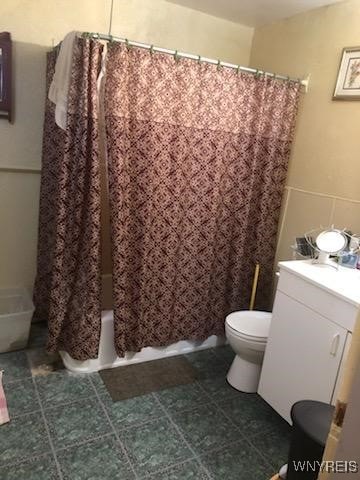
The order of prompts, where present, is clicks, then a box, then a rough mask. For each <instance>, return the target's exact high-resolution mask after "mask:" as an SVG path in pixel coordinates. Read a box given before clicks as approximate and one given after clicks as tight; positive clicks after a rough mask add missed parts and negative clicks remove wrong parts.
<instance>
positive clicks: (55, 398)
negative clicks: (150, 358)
mask: <svg viewBox="0 0 360 480" xmlns="http://www.w3.org/2000/svg"><path fill="white" fill-rule="evenodd" d="M36 329H37V330H38V331H36V332H33V335H32V338H31V340H30V347H31V348H30V349H29V350H26V351H20V352H14V353H5V354H0V368H2V369H4V370H5V375H4V383H5V390H6V395H7V399H8V406H9V410H10V415H11V422H10V423H8V424H6V425H2V426H0V478H1V480H110V479H111V480H130V479H134V480H135V479H153V480H154V479H156V480H180V479H181V480H209V479H212V480H222V479H224V480H268V479H269V478H270V477H271V476H272V474H273V473H275V472H276V471H277V470H278V468H279V467H280V466H281V465H282V464H283V463H286V456H287V448H288V443H289V433H290V427H289V426H288V425H287V423H286V422H285V421H283V420H282V419H281V418H280V417H279V416H278V415H277V414H276V413H275V412H274V411H273V410H272V409H271V408H270V407H269V406H268V405H267V404H266V403H265V402H264V401H263V400H262V399H261V398H260V397H259V396H258V395H252V394H243V393H240V392H237V391H236V390H234V389H232V388H231V387H230V386H229V385H228V384H227V383H226V381H225V375H226V372H227V369H228V367H229V365H230V363H231V360H232V356H233V354H232V352H231V350H230V349H229V347H219V348H216V349H209V350H203V351H201V352H195V353H193V354H189V355H187V358H188V360H189V361H190V362H192V363H193V365H194V366H195V367H196V368H197V369H198V370H199V372H200V377H201V378H200V379H199V380H198V381H197V382H195V383H193V384H188V385H182V386H178V387H174V388H170V389H168V390H163V391H160V392H157V393H153V394H149V395H144V396H142V397H136V398H132V399H130V400H123V401H120V402H116V403H113V402H112V400H111V398H110V395H109V394H108V393H107V391H106V389H105V387H104V384H103V383H102V380H101V378H100V376H99V375H98V374H97V373H95V374H91V375H86V376H83V375H74V374H70V373H68V372H67V371H66V370H61V369H59V368H60V366H61V362H59V361H58V359H57V358H53V357H52V356H51V357H49V356H46V355H45V353H44V351H43V349H42V346H41V345H42V343H43V336H42V332H41V329H40V327H36ZM36 329H35V330H36ZM34 359H35V360H34ZM39 359H40V360H41V361H42V364H41V365H39V364H36V360H37V361H38V363H39ZM46 361H47V362H48V363H49V368H45V369H44V368H43V367H44V362H46ZM34 362H35V364H34ZM39 366H40V367H42V368H39ZM54 366H55V368H54Z"/></svg>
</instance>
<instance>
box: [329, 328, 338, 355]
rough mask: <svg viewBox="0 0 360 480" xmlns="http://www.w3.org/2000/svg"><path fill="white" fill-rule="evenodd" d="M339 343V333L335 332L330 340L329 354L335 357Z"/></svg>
mask: <svg viewBox="0 0 360 480" xmlns="http://www.w3.org/2000/svg"><path fill="white" fill-rule="evenodd" d="M339 343H340V333H337V334H335V335H334V336H333V339H332V342H331V348H330V355H332V356H333V357H335V356H336V354H337V351H338V348H339Z"/></svg>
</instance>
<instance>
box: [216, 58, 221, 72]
mask: <svg viewBox="0 0 360 480" xmlns="http://www.w3.org/2000/svg"><path fill="white" fill-rule="evenodd" d="M216 68H217V69H218V70H220V68H221V60H218V62H217V67H216Z"/></svg>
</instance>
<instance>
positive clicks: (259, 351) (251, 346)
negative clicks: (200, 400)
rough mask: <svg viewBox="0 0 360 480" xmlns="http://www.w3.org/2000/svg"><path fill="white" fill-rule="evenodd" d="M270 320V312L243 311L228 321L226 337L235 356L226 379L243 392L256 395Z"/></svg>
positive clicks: (235, 313)
mask: <svg viewBox="0 0 360 480" xmlns="http://www.w3.org/2000/svg"><path fill="white" fill-rule="evenodd" d="M271 317H272V314H271V313H269V312H260V311H256V310H252V311H250V310H244V311H240V312H233V313H230V314H229V315H228V316H227V317H226V319H225V334H226V338H227V339H228V341H229V344H230V346H231V348H232V349H233V350H234V352H235V353H236V356H235V358H234V361H233V363H232V365H231V367H230V370H229V372H228V374H227V380H228V382H229V383H230V385H231V386H233V387H234V388H236V389H237V390H240V391H241V392H247V393H255V392H257V389H258V384H259V380H260V373H261V366H262V362H263V358H264V352H265V347H266V343H267V339H268V335H269V330H270V323H271Z"/></svg>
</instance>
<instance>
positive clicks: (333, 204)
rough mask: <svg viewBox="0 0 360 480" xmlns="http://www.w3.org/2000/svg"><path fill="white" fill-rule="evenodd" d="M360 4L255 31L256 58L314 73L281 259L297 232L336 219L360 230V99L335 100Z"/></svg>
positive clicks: (355, 40)
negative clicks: (343, 56)
mask: <svg viewBox="0 0 360 480" xmlns="http://www.w3.org/2000/svg"><path fill="white" fill-rule="evenodd" d="M359 24H360V2H359V1H358V0H351V1H347V2H343V3H339V4H337V5H333V6H330V7H324V8H320V9H317V10H313V11H311V12H308V13H305V14H300V15H296V16H294V17H291V18H289V19H287V20H283V21H280V22H276V23H273V24H271V25H267V26H264V27H261V28H258V29H256V31H255V34H254V41H253V47H252V53H251V59H250V64H251V66H256V67H257V68H263V69H267V70H269V71H275V72H278V73H284V74H288V75H291V76H294V77H301V78H304V77H306V76H307V75H308V74H310V75H311V79H310V89H309V92H308V93H307V94H306V95H304V96H303V100H302V104H301V108H300V114H299V119H298V128H297V132H296V137H295V142H294V148H293V153H292V158H291V161H290V168H289V175H288V181H287V184H288V186H289V187H291V188H289V189H288V190H287V192H286V196H285V201H284V209H283V213H284V218H283V224H282V229H281V232H280V233H281V235H280V238H279V248H278V258H279V259H288V258H291V249H290V244H291V243H292V242H293V241H294V238H295V236H297V235H299V234H302V233H303V232H305V231H307V230H309V229H311V228H314V227H318V226H319V225H320V224H322V225H323V226H327V225H329V224H331V223H333V222H334V223H335V224H336V225H337V226H339V227H349V228H352V229H353V230H354V231H356V232H357V233H360V182H359V175H358V172H359V152H360V134H359V125H360V103H359V102H357V101H352V102H346V101H333V100H332V94H333V90H334V86H335V81H336V77H337V72H338V67H339V61H340V56H341V51H342V49H343V48H344V47H348V46H357V45H360V29H359Z"/></svg>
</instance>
